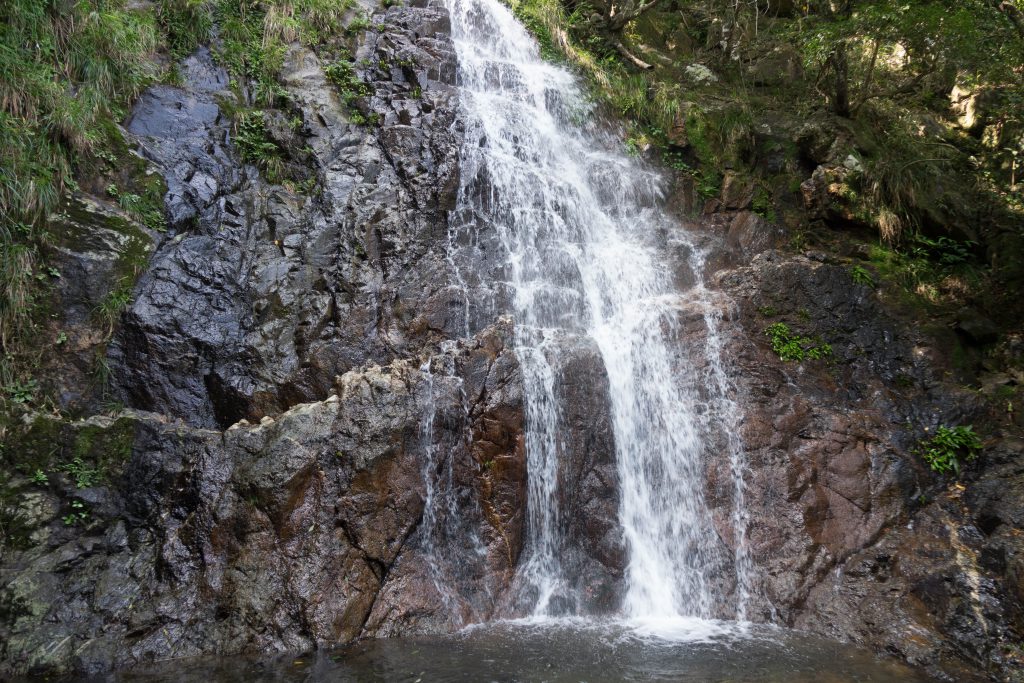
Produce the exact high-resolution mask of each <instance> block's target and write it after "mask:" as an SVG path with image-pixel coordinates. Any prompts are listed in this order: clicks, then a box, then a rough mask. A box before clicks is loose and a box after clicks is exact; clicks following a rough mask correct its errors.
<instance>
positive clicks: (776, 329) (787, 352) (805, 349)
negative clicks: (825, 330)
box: [764, 322, 832, 362]
mask: <svg viewBox="0 0 1024 683" xmlns="http://www.w3.org/2000/svg"><path fill="white" fill-rule="evenodd" d="M764 333H765V335H766V336H767V337H768V339H769V341H770V342H771V345H772V351H774V352H775V353H777V354H778V355H779V358H781V359H782V360H784V361H797V362H802V361H805V360H823V359H827V358H831V356H832V346H831V345H830V344H826V343H825V342H823V341H821V340H820V339H813V338H811V337H803V336H800V335H798V334H796V333H795V332H793V330H791V329H790V327H789V325H787V324H786V323H781V322H777V323H772V324H771V325H769V326H768V327H767V328H766V329H765V331H764Z"/></svg>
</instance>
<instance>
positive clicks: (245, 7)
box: [0, 0, 368, 408]
mask: <svg viewBox="0 0 1024 683" xmlns="http://www.w3.org/2000/svg"><path fill="white" fill-rule="evenodd" d="M355 7H356V3H355V2H354V0H156V1H155V2H154V3H152V4H150V3H132V2H129V0H11V2H6V3H2V5H0V386H15V385H18V384H25V383H26V382H28V381H29V380H30V379H32V368H33V366H34V365H36V364H37V363H38V362H39V355H40V353H41V349H40V347H39V345H33V344H31V343H28V340H31V339H32V338H33V337H34V336H35V335H38V334H39V333H40V332H41V331H42V329H41V328H42V327H44V326H45V325H46V324H47V322H48V321H49V319H50V313H51V312H52V311H51V310H50V309H49V308H48V307H49V306H50V301H51V300H52V291H53V287H52V285H53V282H54V281H55V279H56V276H52V275H51V274H50V271H51V270H52V268H51V266H50V264H48V263H47V262H46V260H47V258H48V254H49V253H51V252H52V249H53V248H54V247H56V246H60V245H58V244H55V240H58V241H59V239H60V238H61V236H60V235H57V234H56V231H55V230H54V229H53V225H52V224H51V219H52V217H53V216H55V215H59V214H60V213H61V212H63V211H64V210H65V208H66V206H65V204H66V199H67V197H68V195H69V193H70V192H71V191H74V190H78V189H81V190H83V191H85V192H88V193H91V194H92V195H94V196H98V197H105V198H106V199H108V200H109V201H111V202H114V203H116V204H118V205H119V206H120V208H121V209H122V210H123V211H124V212H125V213H126V214H128V215H129V216H130V217H131V218H132V219H133V220H135V221H138V222H139V223H142V224H143V225H145V226H146V227H148V228H149V229H151V230H154V231H158V232H163V231H165V230H166V229H167V217H166V215H165V211H164V207H163V196H164V193H165V192H166V187H165V186H164V185H163V183H162V180H160V179H159V177H158V176H155V175H153V176H149V175H147V174H146V172H145V162H141V161H140V160H139V159H138V158H137V157H135V156H133V154H132V152H131V150H130V149H129V148H128V146H127V144H126V142H125V140H124V139H123V138H122V134H121V132H120V129H119V128H118V126H117V124H118V123H119V122H120V121H122V120H123V119H124V117H125V115H126V113H127V111H128V109H129V107H130V105H131V103H132V101H133V99H134V98H135V97H136V96H137V95H138V94H139V93H141V92H142V90H143V89H144V88H145V87H147V86H148V85H150V84H152V83H155V82H157V81H163V82H167V83H180V79H181V75H180V74H179V73H178V72H177V67H176V60H178V59H180V58H182V57H185V56H187V55H188V54H190V53H191V52H192V51H194V50H195V49H196V47H198V46H199V45H201V44H211V43H210V38H211V36H212V35H214V34H216V36H217V40H216V41H214V42H213V43H212V44H211V46H212V50H213V52H214V58H215V59H216V60H217V61H219V62H220V63H221V64H223V65H224V66H225V67H226V68H227V70H228V72H229V74H230V76H231V79H232V86H233V88H234V91H235V98H233V99H234V100H235V101H234V102H233V103H232V104H228V103H225V111H227V112H228V113H231V112H232V111H234V112H237V113H238V116H237V117H236V120H235V124H236V125H235V128H236V142H237V143H238V146H239V150H240V153H241V154H242V156H243V158H245V160H246V161H248V162H251V163H253V164H255V165H256V166H257V167H259V168H260V170H261V171H262V172H263V173H264V174H265V176H266V177H267V178H268V180H270V181H271V182H275V183H276V182H283V183H286V184H289V186H290V187H293V188H294V189H296V190H297V191H309V190H311V189H312V185H313V183H314V182H315V178H313V177H312V174H311V173H310V172H309V171H308V169H307V167H306V164H304V163H303V159H302V154H303V150H302V149H301V145H297V146H296V147H297V149H296V150H289V152H288V153H285V150H284V149H283V148H282V145H281V141H280V139H275V137H274V136H273V135H272V134H271V126H270V125H269V123H270V122H271V121H273V122H274V125H275V126H276V122H278V121H280V120H284V119H289V118H294V116H293V115H289V113H288V108H289V106H290V105H289V101H288V97H287V94H286V92H285V90H284V88H283V87H282V86H281V84H280V83H279V82H278V74H279V71H280V69H281V66H282V64H283V60H284V55H285V52H286V48H287V44H288V43H290V42H293V41H299V42H301V43H303V44H305V45H309V46H316V47H317V48H318V49H320V48H321V47H325V46H327V44H328V43H329V42H331V41H334V42H338V41H344V40H348V38H347V37H346V36H351V35H354V34H356V33H358V32H359V31H360V30H362V29H364V28H365V27H366V26H367V25H368V20H367V19H366V17H364V16H362V15H361V14H358V13H357V12H356V11H355ZM346 24H347V25H346ZM332 45H333V43H332ZM337 49H341V50H344V46H332V47H329V48H326V49H325V52H326V53H327V56H328V59H333V55H334V54H335V53H336V52H337ZM158 53H164V54H167V55H168V56H169V57H170V59H169V60H165V59H160V58H157V55H158ZM168 63H169V64H170V65H169V66H166V67H161V66H159V65H160V64H168ZM299 123H300V126H301V119H300V121H299ZM296 155H297V156H296ZM133 259H134V256H133ZM137 265H138V264H135V266H137ZM133 267H134V266H133ZM135 272H137V268H135V271H134V272H133V273H128V275H134V274H135ZM131 286H132V282H127V281H121V282H119V283H118V285H117V286H116V288H115V289H116V291H114V292H111V293H110V295H109V296H108V297H107V298H106V299H105V300H104V301H103V302H102V304H101V305H100V307H99V309H98V310H97V318H98V319H99V320H100V321H101V322H102V323H103V324H105V325H107V326H108V331H112V326H113V323H114V322H115V321H116V319H117V316H118V315H119V312H120V310H121V309H122V308H123V307H124V305H126V303H127V300H126V296H127V295H128V293H129V292H130V290H131ZM47 334H50V333H47ZM37 394H38V392H33V393H32V394H31V396H33V397H34V396H36V395H37ZM26 396H29V395H28V394H26V393H25V392H15V393H12V394H9V393H7V392H4V393H3V394H2V395H0V404H7V405H10V403H11V399H12V397H13V398H17V399H18V402H24V401H25V400H32V399H31V398H29V399H26ZM2 407H3V405H0V408H2Z"/></svg>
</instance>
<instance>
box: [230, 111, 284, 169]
mask: <svg viewBox="0 0 1024 683" xmlns="http://www.w3.org/2000/svg"><path fill="white" fill-rule="evenodd" d="M235 146H236V147H238V151H239V152H240V153H241V155H242V159H244V160H245V161H247V162H249V163H251V164H254V165H256V166H257V167H259V169H260V170H261V171H263V173H264V175H265V176H266V178H267V180H268V181H269V182H272V183H279V182H281V179H282V178H283V176H284V150H282V149H281V147H280V146H279V145H278V144H277V143H276V142H274V141H273V140H272V139H271V137H270V135H269V133H268V132H267V125H266V115H265V114H264V113H263V111H261V110H259V109H256V110H252V111H244V112H240V113H239V114H238V115H237V116H235Z"/></svg>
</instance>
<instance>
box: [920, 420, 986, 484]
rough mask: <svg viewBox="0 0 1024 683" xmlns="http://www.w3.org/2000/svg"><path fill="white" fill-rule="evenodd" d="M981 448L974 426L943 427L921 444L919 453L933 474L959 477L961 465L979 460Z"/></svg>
mask: <svg viewBox="0 0 1024 683" xmlns="http://www.w3.org/2000/svg"><path fill="white" fill-rule="evenodd" d="M981 447H982V444H981V439H980V438H979V437H978V435H977V434H975V433H974V427H973V426H971V425H967V426H958V427H946V426H941V427H939V428H938V429H936V430H935V435H934V436H932V437H931V438H930V439H928V440H926V441H924V442H922V443H921V445H920V446H919V448H918V452H919V453H920V455H921V457H922V458H923V459H924V461H925V462H926V463H927V464H928V466H929V467H930V468H931V469H932V471H933V472H938V473H939V474H949V473H950V472H952V473H953V474H955V475H959V474H960V467H961V463H962V462H968V461H971V460H974V459H975V458H977V457H978V453H979V452H980V451H981Z"/></svg>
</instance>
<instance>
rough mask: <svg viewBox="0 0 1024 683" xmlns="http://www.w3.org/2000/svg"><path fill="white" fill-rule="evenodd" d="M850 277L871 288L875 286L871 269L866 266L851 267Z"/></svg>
mask: <svg viewBox="0 0 1024 683" xmlns="http://www.w3.org/2000/svg"><path fill="white" fill-rule="evenodd" d="M850 279H851V280H853V281H854V282H856V283H857V284H858V285H864V286H865V287H870V288H871V289H874V288H875V278H873V277H871V271H869V270H868V269H867V268H865V267H864V266H854V267H853V268H850Z"/></svg>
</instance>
